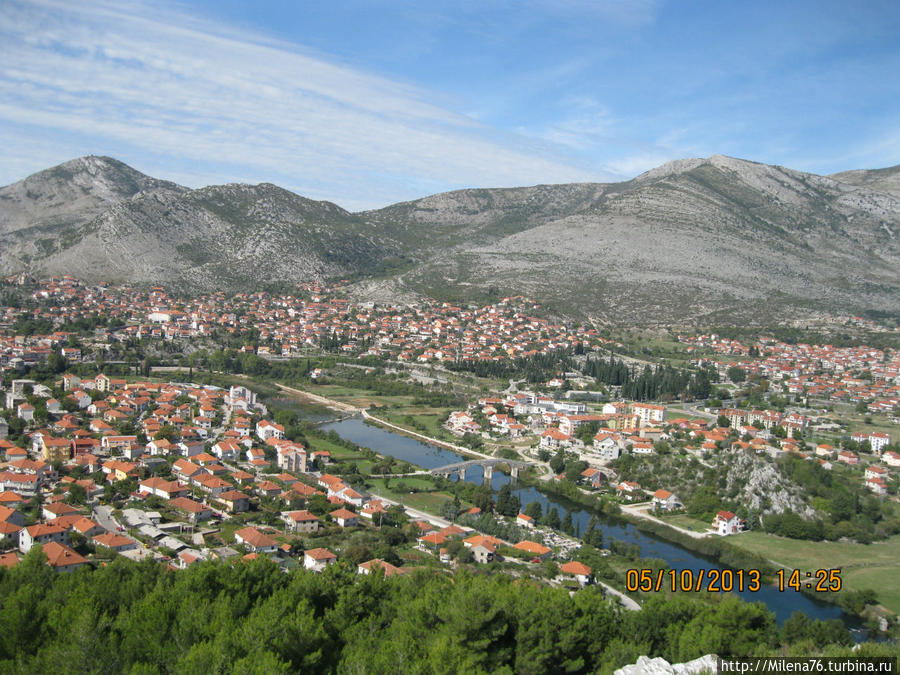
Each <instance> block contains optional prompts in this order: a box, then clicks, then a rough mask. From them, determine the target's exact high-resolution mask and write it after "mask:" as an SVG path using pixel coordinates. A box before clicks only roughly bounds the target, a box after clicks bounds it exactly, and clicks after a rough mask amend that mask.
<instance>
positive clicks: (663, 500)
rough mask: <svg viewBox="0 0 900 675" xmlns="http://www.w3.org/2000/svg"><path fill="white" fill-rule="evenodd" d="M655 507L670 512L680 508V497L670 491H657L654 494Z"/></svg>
mask: <svg viewBox="0 0 900 675" xmlns="http://www.w3.org/2000/svg"><path fill="white" fill-rule="evenodd" d="M653 506H654V508H657V509H660V510H661V511H670V510H672V509H674V508H677V507H678V497H676V496H675V495H674V494H672V493H671V492H669V491H668V490H662V489H660V490H657V491H656V492H654V493H653Z"/></svg>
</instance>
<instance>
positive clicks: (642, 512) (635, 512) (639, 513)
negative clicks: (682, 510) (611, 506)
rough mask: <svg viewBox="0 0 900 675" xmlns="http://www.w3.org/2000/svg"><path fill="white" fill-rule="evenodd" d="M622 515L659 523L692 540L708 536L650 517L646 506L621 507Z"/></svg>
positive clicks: (707, 534)
mask: <svg viewBox="0 0 900 675" xmlns="http://www.w3.org/2000/svg"><path fill="white" fill-rule="evenodd" d="M621 508H622V513H627V514H628V515H632V516H635V517H636V518H643V519H644V520H652V521H653V522H654V523H659V524H660V525H665V526H666V527H671V528H672V529H673V530H677V531H678V532H681V533H682V534H686V535H687V536H689V537H691V538H693V539H705V538H706V537H708V536H709V533H708V532H695V531H694V530H688V529H685V528H683V527H679V526H678V525H673V524H672V523H667V522H666V521H664V520H661V519H659V518H657V517H656V516H651V515H650V514H649V513H647V511H648V510H649V508H650V507H649V506H648V505H643V506H624V505H623V506H622V507H621Z"/></svg>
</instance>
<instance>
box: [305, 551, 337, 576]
mask: <svg viewBox="0 0 900 675" xmlns="http://www.w3.org/2000/svg"><path fill="white" fill-rule="evenodd" d="M336 562H337V556H336V555H335V554H334V553H332V552H331V551H329V550H327V549H324V548H312V549H309V550H308V551H304V553H303V566H304V567H305V568H306V569H308V570H313V571H315V572H321V571H322V570H324V569H325V568H326V567H328V566H329V565H334V563H336Z"/></svg>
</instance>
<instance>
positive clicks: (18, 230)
mask: <svg viewBox="0 0 900 675" xmlns="http://www.w3.org/2000/svg"><path fill="white" fill-rule="evenodd" d="M370 229H371V228H370V227H369V226H368V225H367V224H366V223H365V222H364V221H362V220H361V219H360V218H358V217H356V216H354V215H352V214H350V213H348V212H347V211H344V210H343V209H341V208H340V207H338V206H336V205H335V204H331V203H330V202H316V201H312V200H309V199H306V198H304V197H300V196H299V195H296V194H294V193H292V192H289V191H287V190H283V189H281V188H279V187H277V186H275V185H271V184H265V183H264V184H261V185H218V186H212V187H206V188H202V189H199V190H190V189H188V188H184V187H181V186H179V185H175V184H173V183H167V182H164V181H158V180H155V179H153V178H149V177H148V176H144V175H143V174H141V173H139V172H137V171H135V170H134V169H131V168H130V167H127V166H125V165H124V164H122V163H120V162H117V161H116V160H113V159H110V158H107V157H85V158H82V159H77V160H73V161H71V162H67V163H66V164H62V165H60V166H58V167H55V168H53V169H49V170H47V171H43V172H41V173H38V174H35V175H33V176H30V177H29V178H26V179H25V180H24V181H21V182H20V183H16V184H14V185H11V186H8V187H5V188H2V189H0V245H2V247H3V252H2V254H0V269H2V270H3V271H4V272H5V273H9V272H12V271H18V270H20V269H28V270H30V271H34V272H36V273H43V274H61V273H72V274H75V275H77V276H79V277H81V278H86V279H98V280H99V279H106V280H110V281H130V282H137V283H167V284H168V285H170V286H172V287H174V288H185V289H190V290H197V289H205V290H209V289H216V288H252V287H259V286H260V285H263V284H272V283H280V282H288V283H289V282H297V281H305V280H311V279H322V278H328V277H333V276H352V275H354V274H357V273H358V271H359V270H360V269H371V268H373V267H377V265H378V264H379V263H380V261H381V260H383V259H385V258H389V257H390V256H391V255H392V252H391V251H392V250H393V248H395V247H393V246H391V247H390V248H389V249H385V248H383V246H382V244H381V243H379V242H376V241H375V240H374V238H373V237H372V236H371V235H370V234H368V235H367V232H368V231H369V230H370Z"/></svg>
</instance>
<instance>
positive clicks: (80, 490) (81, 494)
mask: <svg viewBox="0 0 900 675" xmlns="http://www.w3.org/2000/svg"><path fill="white" fill-rule="evenodd" d="M66 502H67V503H68V504H79V505H81V504H85V503H86V502H87V490H85V489H84V486H82V485H79V484H78V483H70V484H69V491H68V493H67V494H66Z"/></svg>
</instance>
